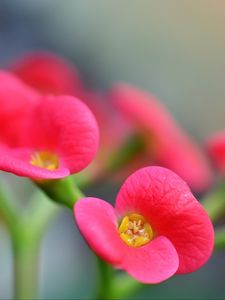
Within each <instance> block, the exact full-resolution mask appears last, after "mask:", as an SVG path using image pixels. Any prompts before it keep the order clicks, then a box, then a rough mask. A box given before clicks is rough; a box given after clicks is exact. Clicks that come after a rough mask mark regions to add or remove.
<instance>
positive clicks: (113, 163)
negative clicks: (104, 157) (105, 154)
mask: <svg viewBox="0 0 225 300" xmlns="http://www.w3.org/2000/svg"><path fill="white" fill-rule="evenodd" d="M145 148H146V145H145V142H144V140H143V138H142V137H140V136H139V135H138V134H135V135H133V136H130V137H129V138H128V139H127V141H126V142H125V143H124V144H123V145H122V146H121V148H119V149H118V150H117V151H116V152H115V153H113V154H112V155H111V157H110V158H109V160H108V165H107V166H106V171H107V172H110V173H112V172H115V171H118V170H119V169H120V168H122V167H124V166H126V165H127V164H129V163H130V162H131V161H132V159H133V158H134V157H135V156H137V155H138V154H140V153H142V152H143V151H144V150H145Z"/></svg>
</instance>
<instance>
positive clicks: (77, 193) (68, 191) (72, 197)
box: [35, 177, 84, 209]
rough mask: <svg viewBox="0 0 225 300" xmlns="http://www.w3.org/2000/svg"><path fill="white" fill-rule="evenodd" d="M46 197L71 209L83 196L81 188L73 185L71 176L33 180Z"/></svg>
mask: <svg viewBox="0 0 225 300" xmlns="http://www.w3.org/2000/svg"><path fill="white" fill-rule="evenodd" d="M35 183H36V184H37V185H38V186H39V187H40V188H41V189H42V190H43V191H44V192H45V193H46V195H47V196H48V197H50V198H51V199H52V200H53V201H55V202H58V203H61V204H63V205H65V206H67V207H68V208H69V209H72V208H73V206H74V204H75V203H76V201H77V200H78V199H80V198H84V195H83V193H82V192H81V190H80V189H79V188H78V187H77V186H76V185H75V183H74V182H73V180H72V178H71V177H66V178H63V179H56V180H46V181H36V182H35Z"/></svg>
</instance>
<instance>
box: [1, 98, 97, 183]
mask: <svg viewBox="0 0 225 300" xmlns="http://www.w3.org/2000/svg"><path fill="white" fill-rule="evenodd" d="M25 109H26V108H25ZM20 139H21V143H22V145H23V147H13V148H12V147H9V146H8V145H7V144H3V145H1V146H0V169H1V170H4V171H7V172H12V173H14V174H16V175H20V176H26V177H30V178H45V179H50V178H61V177H65V176H67V175H69V174H73V173H76V172H78V171H80V170H82V169H83V168H85V167H86V166H87V165H88V164H89V163H90V162H91V160H92V159H93V158H94V156H95V154H96V151H97V147H98V127H97V124H96V121H95V118H94V116H93V114H92V113H91V111H90V110H89V109H88V107H87V106H86V105H85V104H84V103H83V102H81V101H80V100H78V99H77V98H75V97H72V96H43V97H42V98H41V99H40V100H39V102H38V104H37V105H36V106H35V107H34V109H33V110H32V112H31V113H30V114H29V116H27V119H26V126H25V127H24V130H23V132H22V133H21V135H20Z"/></svg>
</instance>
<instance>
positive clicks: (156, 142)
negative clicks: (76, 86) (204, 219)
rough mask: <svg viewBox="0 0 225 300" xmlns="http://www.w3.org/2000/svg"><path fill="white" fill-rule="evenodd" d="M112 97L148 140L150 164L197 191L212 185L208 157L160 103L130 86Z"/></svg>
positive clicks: (120, 87)
mask: <svg viewBox="0 0 225 300" xmlns="http://www.w3.org/2000/svg"><path fill="white" fill-rule="evenodd" d="M109 96H110V98H111V101H112V102H113V103H114V105H115V107H116V108H117V109H118V111H120V112H121V113H122V114H123V115H124V117H125V118H127V120H128V121H129V122H130V124H131V125H132V126H133V127H134V128H135V130H136V131H138V133H139V134H140V135H142V137H143V138H144V139H145V142H146V147H147V149H148V152H149V157H150V159H151V161H153V162H154V163H156V164H160V165H162V166H165V167H167V168H169V169H171V170H173V171H175V172H176V173H177V174H179V175H180V176H181V177H182V178H183V179H184V180H185V181H187V182H188V184H189V185H190V186H191V187H192V188H193V189H194V190H196V191H202V190H204V189H206V188H207V187H208V186H209V185H210V183H211V180H212V175H211V170H210V168H209V164H208V161H207V159H206V157H205V156H204V155H203V153H202V151H201V150H200V148H199V147H198V146H197V145H196V144H195V142H194V141H193V140H192V139H191V138H190V137H189V136H188V135H187V134H186V133H185V132H184V131H183V130H182V129H181V128H180V127H179V125H178V124H177V123H176V121H175V120H174V119H173V117H172V116H171V114H170V113H169V111H168V110H167V109H166V108H165V107H164V106H163V105H162V104H161V103H160V102H159V101H158V100H156V99H155V98H154V97H153V96H152V95H150V94H148V93H147V92H144V91H142V90H139V89H137V88H135V87H133V86H130V85H127V84H117V85H114V86H113V87H112V89H111V90H110V93H109Z"/></svg>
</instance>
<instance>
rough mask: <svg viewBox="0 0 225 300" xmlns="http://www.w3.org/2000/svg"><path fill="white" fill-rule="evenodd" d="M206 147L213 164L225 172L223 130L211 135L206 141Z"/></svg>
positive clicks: (224, 139) (224, 132)
mask: <svg viewBox="0 0 225 300" xmlns="http://www.w3.org/2000/svg"><path fill="white" fill-rule="evenodd" d="M207 148H208V152H209V154H210V156H211V158H212V160H213V162H214V164H215V166H216V167H217V168H218V170H220V171H221V173H223V174H225V131H221V132H218V133H215V134H214V135H213V136H211V137H210V138H209V139H208V141H207Z"/></svg>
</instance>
